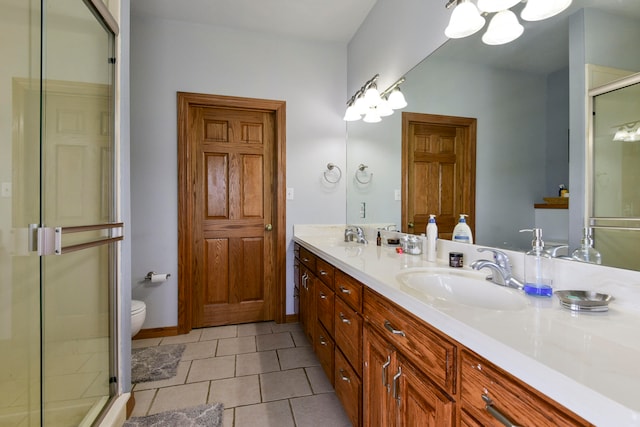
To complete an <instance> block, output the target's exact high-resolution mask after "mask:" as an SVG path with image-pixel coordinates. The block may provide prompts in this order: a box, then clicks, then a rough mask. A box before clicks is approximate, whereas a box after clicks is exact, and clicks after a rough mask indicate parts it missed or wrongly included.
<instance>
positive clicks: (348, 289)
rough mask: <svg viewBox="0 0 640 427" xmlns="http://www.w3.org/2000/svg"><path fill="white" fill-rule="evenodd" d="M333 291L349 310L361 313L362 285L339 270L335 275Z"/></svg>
mask: <svg viewBox="0 0 640 427" xmlns="http://www.w3.org/2000/svg"><path fill="white" fill-rule="evenodd" d="M335 291H336V295H338V297H339V298H342V299H343V300H344V301H345V302H346V303H347V304H349V306H350V307H351V308H353V309H354V310H356V311H357V312H359V313H361V312H362V283H360V282H358V281H357V280H356V279H354V278H353V277H351V276H348V275H346V274H344V273H343V272H342V271H340V270H336V273H335Z"/></svg>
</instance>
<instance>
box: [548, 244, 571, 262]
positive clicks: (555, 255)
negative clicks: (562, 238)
mask: <svg viewBox="0 0 640 427" xmlns="http://www.w3.org/2000/svg"><path fill="white" fill-rule="evenodd" d="M561 249H566V250H567V252H568V251H569V246H568V245H560V246H552V247H550V248H549V249H546V248H545V251H546V252H547V253H548V254H549V256H551V258H563V259H573V258H572V257H571V256H570V255H568V254H567V255H559V254H558V252H559V251H560V250H561Z"/></svg>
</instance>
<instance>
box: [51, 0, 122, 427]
mask: <svg viewBox="0 0 640 427" xmlns="http://www.w3.org/2000/svg"><path fill="white" fill-rule="evenodd" d="M45 4H46V8H45V14H44V18H43V22H44V25H43V64H42V70H43V72H42V99H41V105H42V123H41V135H42V136H41V165H42V166H41V167H42V169H41V179H42V182H41V191H42V193H41V202H42V207H41V225H42V227H43V228H42V229H41V230H40V242H39V247H40V251H41V252H43V253H44V254H45V256H43V257H42V258H41V259H42V261H41V292H42V404H43V420H44V425H47V426H48V425H51V426H77V425H91V423H92V422H93V421H94V420H95V418H96V417H97V416H98V415H99V413H100V412H101V410H102V409H103V408H104V406H105V404H106V403H107V402H108V400H109V398H110V396H111V395H112V390H111V383H112V382H113V380H112V377H114V375H113V374H112V366H111V364H112V357H113V355H112V348H113V346H112V342H111V337H112V335H113V334H112V329H113V327H112V316H111V313H112V311H113V308H112V306H111V301H112V299H113V298H112V292H113V289H115V279H116V270H115V263H116V248H115V246H116V243H115V242H117V240H118V239H119V229H120V227H119V225H118V224H114V223H115V221H116V210H115V205H114V200H115V199H114V188H115V185H114V154H115V147H114V135H113V129H114V125H113V120H114V114H113V109H114V100H113V94H114V90H113V87H114V81H113V80H114V75H115V67H114V65H113V64H114V57H115V51H114V35H113V33H111V32H110V31H109V30H108V29H107V28H105V27H104V26H103V24H102V23H101V22H99V21H98V20H97V19H96V16H94V13H93V12H92V10H90V9H89V8H88V7H86V6H85V5H83V4H82V2H78V1H67V0H47V1H46V2H45Z"/></svg>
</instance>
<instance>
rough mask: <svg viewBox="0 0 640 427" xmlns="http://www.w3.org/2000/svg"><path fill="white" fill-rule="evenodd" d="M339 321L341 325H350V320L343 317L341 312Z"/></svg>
mask: <svg viewBox="0 0 640 427" xmlns="http://www.w3.org/2000/svg"><path fill="white" fill-rule="evenodd" d="M340 320H342V323H346V324H347V325H350V324H351V320H349V319H347V318H346V317H344V314H343V313H342V312H340Z"/></svg>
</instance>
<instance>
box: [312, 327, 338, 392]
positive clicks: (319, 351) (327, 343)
mask: <svg viewBox="0 0 640 427" xmlns="http://www.w3.org/2000/svg"><path fill="white" fill-rule="evenodd" d="M335 348H336V346H335V343H334V342H333V340H332V339H331V336H329V334H328V333H327V330H326V329H325V328H324V327H323V326H322V325H321V324H319V323H318V324H317V326H316V338H315V343H314V345H313V350H314V351H315V352H316V355H317V356H318V360H320V365H321V366H322V369H323V370H324V373H325V374H326V375H327V378H329V381H330V382H331V385H334V374H333V366H334V364H333V358H334V353H335Z"/></svg>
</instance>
